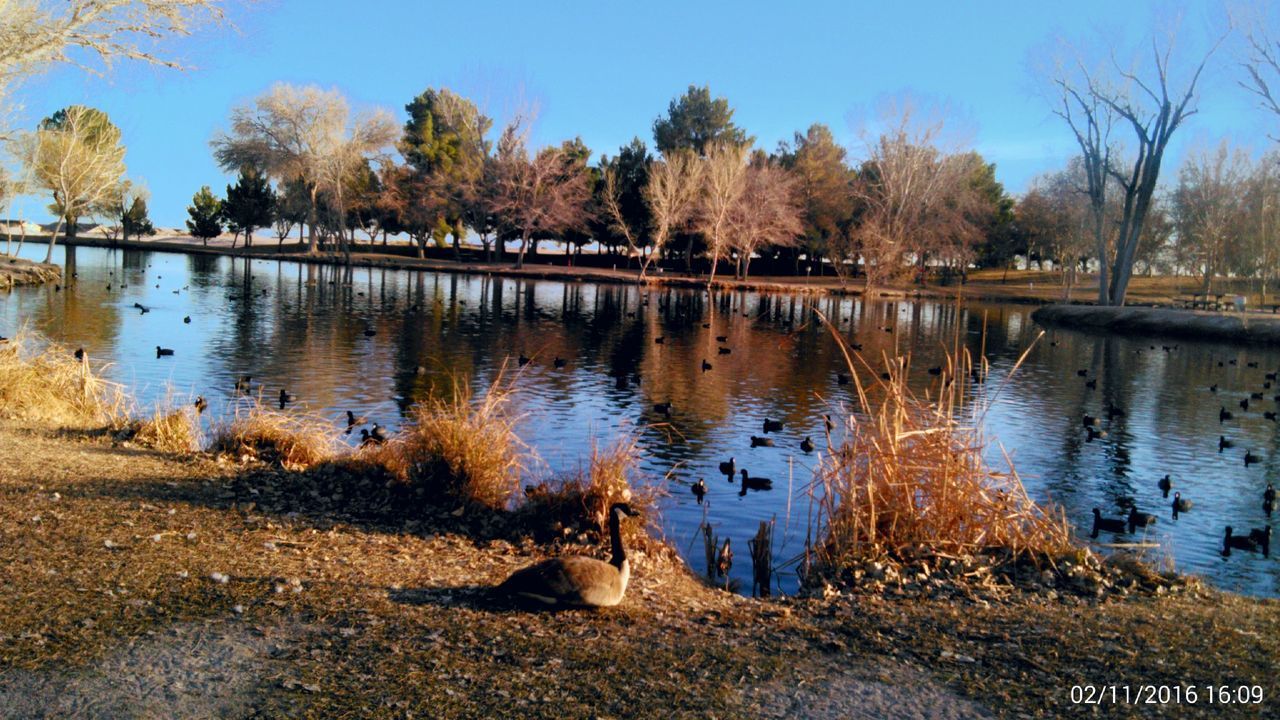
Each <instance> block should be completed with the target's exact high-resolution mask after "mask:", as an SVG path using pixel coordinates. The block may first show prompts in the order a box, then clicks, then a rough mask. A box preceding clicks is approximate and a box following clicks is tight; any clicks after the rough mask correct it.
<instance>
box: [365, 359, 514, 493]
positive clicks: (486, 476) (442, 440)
mask: <svg viewBox="0 0 1280 720" xmlns="http://www.w3.org/2000/svg"><path fill="white" fill-rule="evenodd" d="M513 392H514V391H513V389H512V387H511V386H510V385H509V384H507V383H506V382H505V381H504V379H503V375H502V374H501V373H500V374H499V376H498V378H497V379H495V380H494V381H493V383H492V384H491V385H490V386H489V389H488V391H487V392H486V393H485V395H484V397H483V398H481V399H479V400H477V399H475V398H473V397H472V393H471V391H470V389H469V386H468V385H467V384H466V382H464V381H462V380H457V381H455V382H454V387H453V393H452V396H451V397H449V398H442V397H438V396H437V397H432V398H429V399H427V400H425V401H423V402H421V403H418V404H417V405H416V406H414V408H413V410H412V417H411V420H410V422H409V424H408V425H406V426H405V427H404V429H402V430H401V431H400V432H398V433H396V434H395V435H394V436H393V437H392V438H390V439H389V440H388V441H387V442H386V443H385V444H383V445H376V446H371V447H368V448H365V449H364V450H362V451H361V452H360V456H361V457H362V458H363V459H366V460H368V461H370V462H374V463H377V464H379V465H381V466H383V467H384V468H386V470H387V471H389V472H390V473H391V474H392V475H393V476H395V477H396V478H398V479H399V480H400V481H402V482H406V483H409V484H411V485H413V486H414V489H415V490H421V491H422V495H423V497H424V498H425V499H427V500H428V501H431V502H439V501H443V500H461V501H463V502H466V503H472V504H477V505H483V506H485V507H489V508H494V509H505V508H506V507H507V506H508V505H509V504H510V499H511V496H512V495H513V494H514V493H515V492H516V490H517V489H518V488H519V487H520V476H521V474H522V473H523V472H524V471H525V469H526V466H527V464H528V461H529V459H530V458H531V457H532V455H531V451H530V450H529V447H528V446H527V445H526V444H525V443H524V441H522V440H521V439H520V438H519V436H517V435H516V432H515V426H516V423H517V421H518V417H517V416H516V415H515V414H514V413H513V412H512V411H511V396H512V394H513Z"/></svg>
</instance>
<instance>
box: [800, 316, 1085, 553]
mask: <svg viewBox="0 0 1280 720" xmlns="http://www.w3.org/2000/svg"><path fill="white" fill-rule="evenodd" d="M824 319H825V318H824ZM832 334H833V337H835V339H836V341H837V342H838V343H840V346H841V348H842V349H843V351H844V353H845V358H846V361H847V364H848V366H849V369H850V371H851V372H852V374H853V377H854V378H855V382H856V386H855V387H856V390H857V398H858V403H857V407H856V408H855V409H854V410H853V411H852V412H849V413H847V414H846V415H845V417H844V421H843V425H844V433H843V437H841V438H840V439H839V440H838V441H830V440H829V446H828V454H827V455H826V456H825V457H823V458H822V459H821V462H820V463H819V465H818V467H817V469H816V471H815V473H816V478H815V481H816V483H817V485H818V486H819V489H820V498H821V500H820V509H821V513H820V515H821V519H820V520H819V524H820V525H821V526H822V531H821V532H820V534H819V541H818V542H817V543H816V546H815V550H814V554H815V557H814V558H813V560H814V562H815V569H816V570H817V571H818V573H819V574H821V575H826V576H832V575H838V574H839V572H840V570H842V569H843V568H847V567H851V566H852V565H854V564H855V563H857V562H860V561H864V560H866V559H868V558H889V559H902V558H904V557H910V556H915V555H919V554H922V553H926V554H927V553H935V554H969V553H981V552H989V551H996V550H999V551H1005V552H1007V553H1009V554H1010V556H1011V557H1023V556H1027V555H1030V556H1033V557H1035V558H1041V557H1046V556H1047V557H1049V558H1053V557H1059V556H1062V555H1063V554H1066V553H1071V552H1074V551H1076V550H1077V548H1076V547H1075V546H1074V545H1073V544H1072V541H1071V534H1070V530H1069V525H1068V523H1067V521H1066V518H1065V516H1064V515H1063V514H1062V512H1061V511H1060V510H1057V509H1049V508H1044V507H1041V506H1039V505H1037V504H1036V503H1035V502H1033V501H1032V500H1031V498H1030V497H1028V495H1027V493H1026V490H1025V489H1024V488H1023V486H1022V483H1021V481H1020V479H1019V478H1018V474H1017V472H1016V470H1014V469H1013V467H1012V464H1011V463H1010V469H1009V470H1008V471H1007V472H997V471H995V470H994V469H992V468H990V467H988V465H987V463H986V462H985V461H984V459H983V453H984V451H985V448H986V442H985V439H984V436H983V432H982V414H981V412H978V411H977V410H979V408H974V407H968V406H967V405H968V404H969V402H970V400H971V398H970V397H969V396H968V395H967V393H968V392H969V390H967V388H969V387H972V386H971V385H969V382H968V380H969V379H970V378H973V379H982V378H985V377H986V372H985V371H986V368H985V367H982V368H980V369H979V371H978V372H977V373H975V372H974V368H973V362H972V359H971V357H970V355H969V354H968V352H967V351H966V350H964V349H963V348H961V347H960V344H959V342H958V341H957V342H956V344H955V346H954V347H953V349H952V351H951V353H950V357H949V361H948V363H947V366H946V369H945V370H944V371H943V372H942V374H941V375H940V376H939V379H938V381H936V384H935V386H936V390H937V392H936V395H935V397H933V398H932V399H930V398H928V397H925V398H919V397H917V396H915V395H914V394H913V393H912V391H911V390H910V389H909V388H908V386H907V377H908V374H909V371H910V362H909V358H906V357H899V358H892V359H891V358H887V357H886V358H884V364H885V366H886V368H887V372H888V379H887V380H886V379H883V376H882V375H880V374H879V373H877V372H876V371H875V370H874V369H873V368H871V367H870V365H869V364H868V363H867V362H866V360H865V359H864V358H863V357H862V356H860V355H857V354H856V353H853V352H852V351H851V350H850V348H849V347H848V345H847V344H845V342H844V340H843V339H842V338H841V337H840V336H839V335H838V334H837V333H834V332H833V333H832ZM1024 357H1025V356H1024ZM859 370H862V371H864V373H866V376H868V377H872V378H880V379H877V380H874V381H873V384H872V385H870V386H868V385H867V384H865V383H864V382H863V380H862V377H863V374H861V373H859ZM868 371H869V372H868ZM873 397H874V401H873V399H872V398H873ZM1007 460H1008V458H1007V456H1006V461H1007Z"/></svg>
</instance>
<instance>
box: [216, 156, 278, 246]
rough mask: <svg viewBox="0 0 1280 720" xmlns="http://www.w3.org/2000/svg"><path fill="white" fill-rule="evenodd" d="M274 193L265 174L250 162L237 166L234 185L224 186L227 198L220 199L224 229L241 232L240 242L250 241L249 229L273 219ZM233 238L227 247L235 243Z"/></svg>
mask: <svg viewBox="0 0 1280 720" xmlns="http://www.w3.org/2000/svg"><path fill="white" fill-rule="evenodd" d="M275 208H276V194H275V192H274V191H273V190H272V189H271V184H270V183H268V182H267V176H266V174H264V173H263V172H261V171H260V170H258V169H257V168H255V167H254V166H252V165H245V166H243V167H241V168H240V176H239V177H237V178H236V183H235V184H234V185H228V186H227V199H226V200H225V201H223V203H222V217H223V219H224V220H226V222H227V226H228V229H230V230H231V231H232V232H234V233H236V234H239V233H241V232H243V233H244V246H245V247H251V246H252V245H253V231H254V230H255V229H257V228H264V227H270V226H271V223H272V221H273V220H274V219H275ZM235 246H236V243H235V240H232V241H231V247H233V248H234V247H235Z"/></svg>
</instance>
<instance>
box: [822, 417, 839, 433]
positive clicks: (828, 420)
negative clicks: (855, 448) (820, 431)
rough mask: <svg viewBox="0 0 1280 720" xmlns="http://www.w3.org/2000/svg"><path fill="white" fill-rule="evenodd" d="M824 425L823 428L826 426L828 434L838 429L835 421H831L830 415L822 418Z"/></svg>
mask: <svg viewBox="0 0 1280 720" xmlns="http://www.w3.org/2000/svg"><path fill="white" fill-rule="evenodd" d="M822 424H823V426H825V427H826V428H827V432H828V433H830V432H831V431H832V430H835V429H836V423H835V421H834V420H832V419H831V416H830V415H823V416H822Z"/></svg>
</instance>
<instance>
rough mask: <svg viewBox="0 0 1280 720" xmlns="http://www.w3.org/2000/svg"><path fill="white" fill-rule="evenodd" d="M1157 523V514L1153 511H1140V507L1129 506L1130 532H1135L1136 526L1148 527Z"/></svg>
mask: <svg viewBox="0 0 1280 720" xmlns="http://www.w3.org/2000/svg"><path fill="white" fill-rule="evenodd" d="M1155 524H1156V516H1155V515H1152V514H1151V513H1144V512H1138V508H1136V507H1131V508H1129V532H1133V531H1134V529H1135V528H1140V527H1146V526H1148V525H1155Z"/></svg>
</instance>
